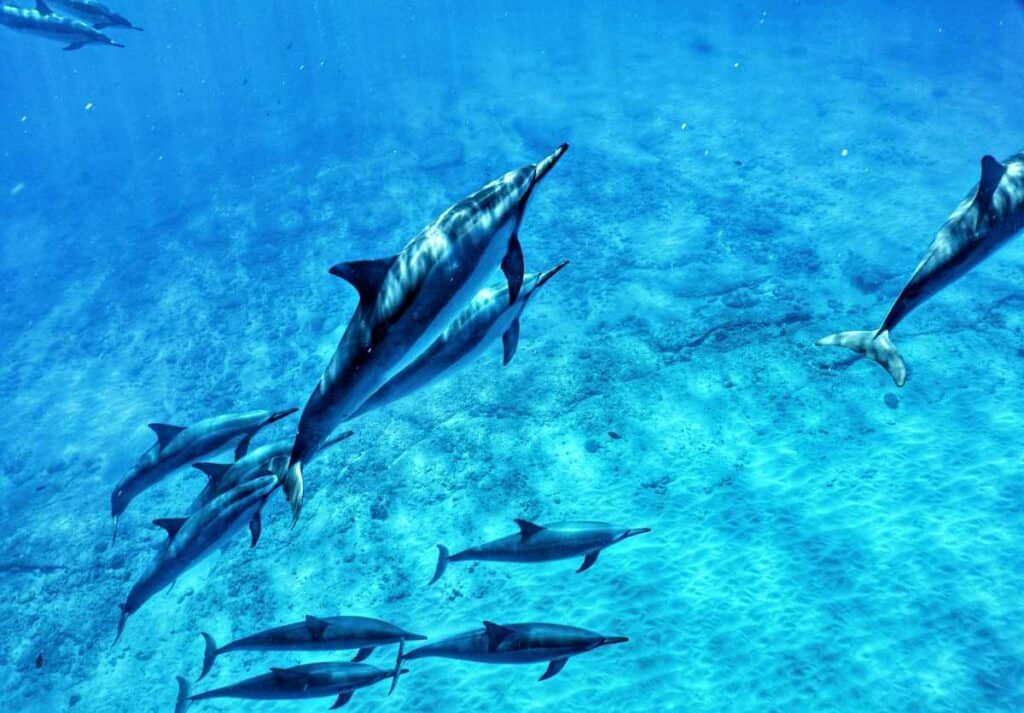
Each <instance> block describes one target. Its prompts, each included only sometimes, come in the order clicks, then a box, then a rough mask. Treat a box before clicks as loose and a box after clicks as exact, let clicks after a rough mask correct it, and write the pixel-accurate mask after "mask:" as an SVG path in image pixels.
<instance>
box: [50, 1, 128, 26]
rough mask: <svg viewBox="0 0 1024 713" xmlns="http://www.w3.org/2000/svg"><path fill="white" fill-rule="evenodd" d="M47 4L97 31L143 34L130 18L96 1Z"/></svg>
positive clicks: (51, 2) (52, 2)
mask: <svg viewBox="0 0 1024 713" xmlns="http://www.w3.org/2000/svg"><path fill="white" fill-rule="evenodd" d="M47 2H49V4H50V5H53V6H54V7H58V8H60V9H61V10H64V11H66V12H69V13H71V14H72V15H74V16H75V17H77V18H79V19H81V20H84V21H85V22H88V23H89V24H90V25H92V26H93V27H94V28H95V29H97V30H102V29H103V28H105V27H121V28H124V29H126V30H138V31H139V32H142V28H141V27H136V26H135V25H133V24H132V23H131V21H130V20H128V18H126V17H123V16H121V15H118V14H117V13H116V12H114V11H113V10H111V9H110V8H109V7H107V6H106V5H104V4H103V3H101V2H97V1H96V0H47Z"/></svg>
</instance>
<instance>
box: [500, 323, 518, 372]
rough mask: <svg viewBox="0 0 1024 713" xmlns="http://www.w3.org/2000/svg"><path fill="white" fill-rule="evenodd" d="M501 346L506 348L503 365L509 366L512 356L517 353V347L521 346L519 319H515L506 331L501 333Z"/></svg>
mask: <svg viewBox="0 0 1024 713" xmlns="http://www.w3.org/2000/svg"><path fill="white" fill-rule="evenodd" d="M501 346H502V347H503V348H504V350H505V351H504V354H503V355H502V362H501V363H502V365H503V366H508V363H509V362H510V361H512V357H514V356H515V355H516V347H518V346H519V320H518V319H517V320H515V321H514V322H512V324H510V325H509V326H508V329H506V330H505V333H504V334H502V335H501Z"/></svg>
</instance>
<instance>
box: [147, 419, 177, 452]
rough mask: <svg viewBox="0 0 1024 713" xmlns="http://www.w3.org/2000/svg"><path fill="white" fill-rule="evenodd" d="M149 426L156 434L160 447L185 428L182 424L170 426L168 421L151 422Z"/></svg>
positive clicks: (164, 445)
mask: <svg viewBox="0 0 1024 713" xmlns="http://www.w3.org/2000/svg"><path fill="white" fill-rule="evenodd" d="M149 427H150V428H151V429H152V430H153V433H155V434H156V440H157V443H159V444H160V447H161V448H164V447H166V446H167V444H168V443H170V442H171V440H172V439H173V438H174V437H175V436H177V435H178V434H179V433H181V432H182V431H184V430H185V427H184V426H172V425H171V424H169V423H151V424H149Z"/></svg>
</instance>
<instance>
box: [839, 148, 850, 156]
mask: <svg viewBox="0 0 1024 713" xmlns="http://www.w3.org/2000/svg"><path fill="white" fill-rule="evenodd" d="M839 155H840V156H842V157H843V158H846V157H847V156H849V155H850V152H849V151H847V150H846V149H843V150H842V151H840V152H839Z"/></svg>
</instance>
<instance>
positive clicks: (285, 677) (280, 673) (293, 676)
mask: <svg viewBox="0 0 1024 713" xmlns="http://www.w3.org/2000/svg"><path fill="white" fill-rule="evenodd" d="M270 672H271V673H272V674H274V676H276V677H277V680H279V681H299V680H301V679H304V678H307V677H308V676H307V675H306V674H305V673H303V672H302V671H296V670H294V669H290V668H275V667H271V669H270Z"/></svg>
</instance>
